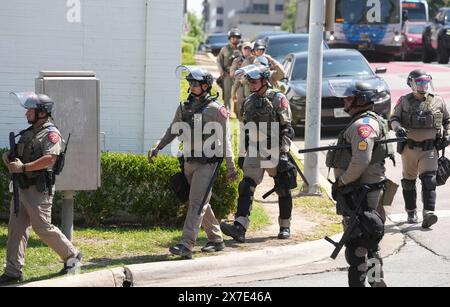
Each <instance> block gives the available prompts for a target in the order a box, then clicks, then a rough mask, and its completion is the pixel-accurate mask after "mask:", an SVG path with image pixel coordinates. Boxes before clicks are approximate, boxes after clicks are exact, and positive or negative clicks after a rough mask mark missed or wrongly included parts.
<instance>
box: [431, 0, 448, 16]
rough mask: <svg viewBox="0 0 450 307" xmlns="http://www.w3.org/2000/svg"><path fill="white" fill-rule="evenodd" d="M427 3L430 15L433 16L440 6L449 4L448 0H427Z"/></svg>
mask: <svg viewBox="0 0 450 307" xmlns="http://www.w3.org/2000/svg"><path fill="white" fill-rule="evenodd" d="M428 5H429V7H430V17H431V18H433V17H434V16H436V14H437V12H438V10H439V9H440V8H441V7H449V6H450V0H429V1H428Z"/></svg>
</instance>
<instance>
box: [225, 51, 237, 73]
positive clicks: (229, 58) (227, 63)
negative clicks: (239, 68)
mask: <svg viewBox="0 0 450 307" xmlns="http://www.w3.org/2000/svg"><path fill="white" fill-rule="evenodd" d="M226 48H227V49H226V50H227V51H228V53H227V54H225V56H224V57H223V68H224V70H225V71H226V72H227V73H230V67H231V65H232V64H233V51H234V50H235V49H233V48H232V47H231V46H230V44H228V45H227V46H226Z"/></svg>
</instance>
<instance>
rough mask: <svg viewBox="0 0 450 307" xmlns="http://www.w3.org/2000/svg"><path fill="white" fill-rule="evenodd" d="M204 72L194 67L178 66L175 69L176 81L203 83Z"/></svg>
mask: <svg viewBox="0 0 450 307" xmlns="http://www.w3.org/2000/svg"><path fill="white" fill-rule="evenodd" d="M206 74H207V73H206V71H205V70H203V69H201V68H199V67H196V66H185V65H180V66H178V67H177V68H176V69H175V75H176V76H177V78H178V79H180V80H182V79H184V78H186V80H188V81H189V80H196V81H199V82H204V81H205V76H206Z"/></svg>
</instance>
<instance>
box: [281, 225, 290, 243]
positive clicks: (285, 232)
mask: <svg viewBox="0 0 450 307" xmlns="http://www.w3.org/2000/svg"><path fill="white" fill-rule="evenodd" d="M290 237H291V229H290V228H289V227H280V232H279V233H278V239H281V240H286V239H289V238H290Z"/></svg>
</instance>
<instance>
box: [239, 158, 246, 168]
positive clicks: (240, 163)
mask: <svg viewBox="0 0 450 307" xmlns="http://www.w3.org/2000/svg"><path fill="white" fill-rule="evenodd" d="M244 161H245V157H239V158H238V166H239V168H240V169H241V170H243V169H244Z"/></svg>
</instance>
